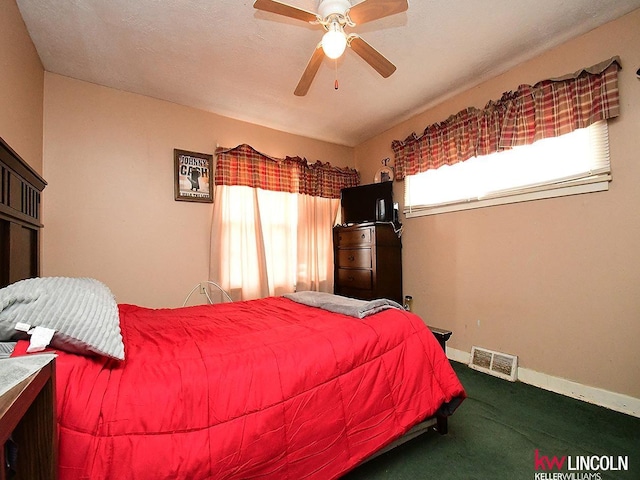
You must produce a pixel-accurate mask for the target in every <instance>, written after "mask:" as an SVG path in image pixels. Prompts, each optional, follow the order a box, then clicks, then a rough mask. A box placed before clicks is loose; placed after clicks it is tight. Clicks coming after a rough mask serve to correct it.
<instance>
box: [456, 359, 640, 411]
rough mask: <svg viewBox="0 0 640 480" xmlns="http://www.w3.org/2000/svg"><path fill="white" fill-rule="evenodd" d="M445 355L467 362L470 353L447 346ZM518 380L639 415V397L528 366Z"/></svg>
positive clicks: (520, 368)
mask: <svg viewBox="0 0 640 480" xmlns="http://www.w3.org/2000/svg"><path fill="white" fill-rule="evenodd" d="M447 357H449V359H450V360H453V361H455V362H460V363H464V364H469V359H470V357H471V354H470V353H469V352H465V351H463V350H456V349H455V348H450V347H447ZM518 380H520V381H521V382H522V383H527V384H529V385H533V386H534V387H539V388H542V389H544V390H549V391H551V392H555V393H559V394H561V395H565V396H567V397H571V398H576V399H578V400H582V401H585V402H588V403H593V404H594V405H599V406H601V407H605V408H608V409H610V410H615V411H616V412H621V413H626V414H627V415H632V416H634V417H640V399H639V398H634V397H631V396H629V395H623V394H621V393H616V392H610V391H608V390H603V389H601V388H596V387H589V386H587V385H582V384H580V383H577V382H573V381H571V380H567V379H565V378H560V377H554V376H551V375H548V374H546V373H540V372H536V371H534V370H530V369H528V368H522V367H518Z"/></svg>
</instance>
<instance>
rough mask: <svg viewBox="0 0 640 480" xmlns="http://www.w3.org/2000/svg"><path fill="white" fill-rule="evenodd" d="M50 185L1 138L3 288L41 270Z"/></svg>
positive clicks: (0, 278) (0, 282) (0, 266)
mask: <svg viewBox="0 0 640 480" xmlns="http://www.w3.org/2000/svg"><path fill="white" fill-rule="evenodd" d="M46 185H47V182H45V181H44V180H43V179H42V177H41V176H40V175H38V174H37V173H36V171H35V170H33V168H31V167H30V166H29V165H28V164H27V163H26V162H25V161H24V160H23V159H22V158H21V157H20V155H18V154H17V153H16V152H15V151H14V150H13V149H12V148H11V147H10V146H9V145H7V143H6V142H5V141H4V140H3V139H2V138H0V288H1V287H5V286H7V285H9V284H10V283H13V282H17V281H18V280H23V279H25V278H31V277H36V276H38V275H39V274H40V229H41V228H42V223H41V222H40V194H41V193H42V190H44V187H45V186H46Z"/></svg>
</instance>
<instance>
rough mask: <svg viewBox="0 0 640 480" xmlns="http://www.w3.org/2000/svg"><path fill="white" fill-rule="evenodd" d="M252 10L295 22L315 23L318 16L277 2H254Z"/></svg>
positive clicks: (269, 0)
mask: <svg viewBox="0 0 640 480" xmlns="http://www.w3.org/2000/svg"><path fill="white" fill-rule="evenodd" d="M253 8H257V9H258V10H263V11H265V12H271V13H276V14H278V15H283V16H285V17H289V18H295V19H296V20H302V21H303V22H315V21H317V20H318V15H316V14H315V13H313V12H309V11H308V10H303V9H302V8H298V7H294V6H293V5H287V4H286V3H282V2H278V1H276V0H256V1H255V3H254V4H253Z"/></svg>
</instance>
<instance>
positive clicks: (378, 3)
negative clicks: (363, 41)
mask: <svg viewBox="0 0 640 480" xmlns="http://www.w3.org/2000/svg"><path fill="white" fill-rule="evenodd" d="M408 8H409V4H408V3H407V0H364V1H362V2H360V3H359V4H357V5H354V6H353V7H351V8H350V9H349V12H348V13H349V18H351V20H352V21H353V23H355V24H356V25H361V24H363V23H365V22H370V21H372V20H377V19H379V18H383V17H388V16H389V15H395V14H396V13H402V12H405V11H407V9H408Z"/></svg>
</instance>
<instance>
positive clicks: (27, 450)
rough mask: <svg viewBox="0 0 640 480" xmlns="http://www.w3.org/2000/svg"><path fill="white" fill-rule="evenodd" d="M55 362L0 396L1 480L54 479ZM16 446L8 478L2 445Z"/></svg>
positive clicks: (56, 475)
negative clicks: (12, 471)
mask: <svg viewBox="0 0 640 480" xmlns="http://www.w3.org/2000/svg"><path fill="white" fill-rule="evenodd" d="M55 403H56V402H55V359H52V360H51V361H50V362H49V363H47V364H46V365H45V366H43V367H42V368H40V369H39V370H38V371H37V372H35V373H33V374H32V375H31V376H30V377H28V378H27V379H25V380H23V381H22V382H20V383H18V384H16V385H15V386H14V387H12V388H11V389H10V390H9V391H7V392H6V393H5V394H4V395H2V396H1V397H0V442H1V443H0V445H2V448H1V449H0V460H1V461H2V466H1V467H0V480H5V479H6V478H14V479H16V480H22V479H25V480H40V479H41V480H50V479H54V480H55V479H57V478H58V472H57V458H58V439H57V434H56V417H55V415H56V405H55ZM9 437H12V439H13V441H14V442H15V444H16V445H17V446H18V456H17V465H16V475H15V476H14V477H8V474H9V472H8V471H7V469H6V459H5V448H4V447H5V444H6V443H7V440H8V439H9Z"/></svg>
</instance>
